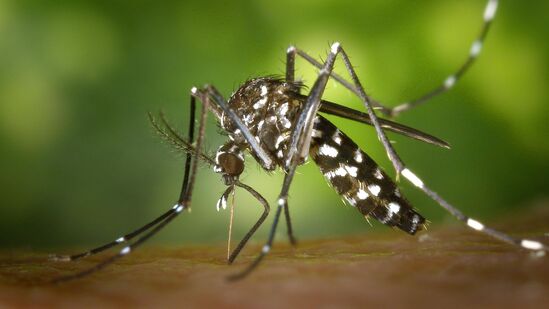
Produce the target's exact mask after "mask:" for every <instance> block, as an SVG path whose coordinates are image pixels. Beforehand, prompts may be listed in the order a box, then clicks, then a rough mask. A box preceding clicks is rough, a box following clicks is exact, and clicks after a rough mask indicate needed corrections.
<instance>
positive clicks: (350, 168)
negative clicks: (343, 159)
mask: <svg viewBox="0 0 549 309" xmlns="http://www.w3.org/2000/svg"><path fill="white" fill-rule="evenodd" d="M345 169H346V170H347V172H348V173H349V175H351V176H352V177H357V176H358V167H356V166H350V165H345Z"/></svg>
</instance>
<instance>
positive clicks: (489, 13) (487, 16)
mask: <svg viewBox="0 0 549 309" xmlns="http://www.w3.org/2000/svg"><path fill="white" fill-rule="evenodd" d="M497 8H498V1H497V0H490V1H488V4H487V5H486V9H485V10H484V21H490V20H492V19H493V18H494V15H496V10H497Z"/></svg>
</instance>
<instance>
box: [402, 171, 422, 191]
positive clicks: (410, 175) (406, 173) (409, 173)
mask: <svg viewBox="0 0 549 309" xmlns="http://www.w3.org/2000/svg"><path fill="white" fill-rule="evenodd" d="M401 174H402V176H404V177H406V179H408V180H409V181H410V182H411V183H413V184H414V186H416V187H419V188H423V181H421V179H419V178H418V177H417V176H416V174H414V173H412V171H411V170H409V169H407V168H405V169H403V170H402V173H401Z"/></svg>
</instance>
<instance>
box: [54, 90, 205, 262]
mask: <svg viewBox="0 0 549 309" xmlns="http://www.w3.org/2000/svg"><path fill="white" fill-rule="evenodd" d="M190 102H191V105H190V113H189V118H190V119H189V140H190V141H192V140H193V139H194V121H195V117H196V99H195V97H194V96H192V95H191V100H190ZM149 119H150V120H151V123H152V124H153V126H154V125H155V123H154V122H153V118H152V115H150V114H149ZM162 119H163V120H164V118H163V117H162ZM156 129H157V130H159V127H157V126H156ZM191 156H192V154H191V152H187V156H186V160H185V176H184V177H183V185H182V188H181V194H180V197H179V203H181V199H182V198H183V195H184V188H186V187H187V185H188V181H189V175H188V172H189V170H190V164H191ZM174 208H176V206H174V207H172V208H171V209H169V210H168V211H166V212H165V213H163V214H162V215H160V216H159V217H157V218H156V219H154V220H152V221H151V222H149V223H147V224H145V225H143V226H142V227H140V228H138V229H136V230H134V231H132V232H130V233H128V234H125V235H124V236H122V237H119V238H117V239H116V240H113V241H111V242H108V243H106V244H104V245H101V246H98V247H96V248H93V249H91V250H88V251H85V252H81V253H77V254H73V255H52V256H50V260H52V261H61V262H68V261H76V260H78V259H81V258H84V257H88V256H92V255H95V254H98V253H101V252H103V251H105V250H108V249H110V248H112V247H115V246H117V245H119V244H123V243H127V242H129V241H130V240H132V239H134V238H135V237H137V236H139V235H141V234H142V233H143V232H145V231H147V230H149V229H150V228H152V227H154V226H155V225H157V224H158V223H160V222H162V221H163V220H165V219H166V218H167V217H168V216H170V215H172V214H173V212H174V211H175V209H174Z"/></svg>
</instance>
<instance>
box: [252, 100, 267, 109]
mask: <svg viewBox="0 0 549 309" xmlns="http://www.w3.org/2000/svg"><path fill="white" fill-rule="evenodd" d="M265 103H267V98H263V99H260V100H258V101H257V102H255V104H254V109H260V108H262V107H263V106H265Z"/></svg>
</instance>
